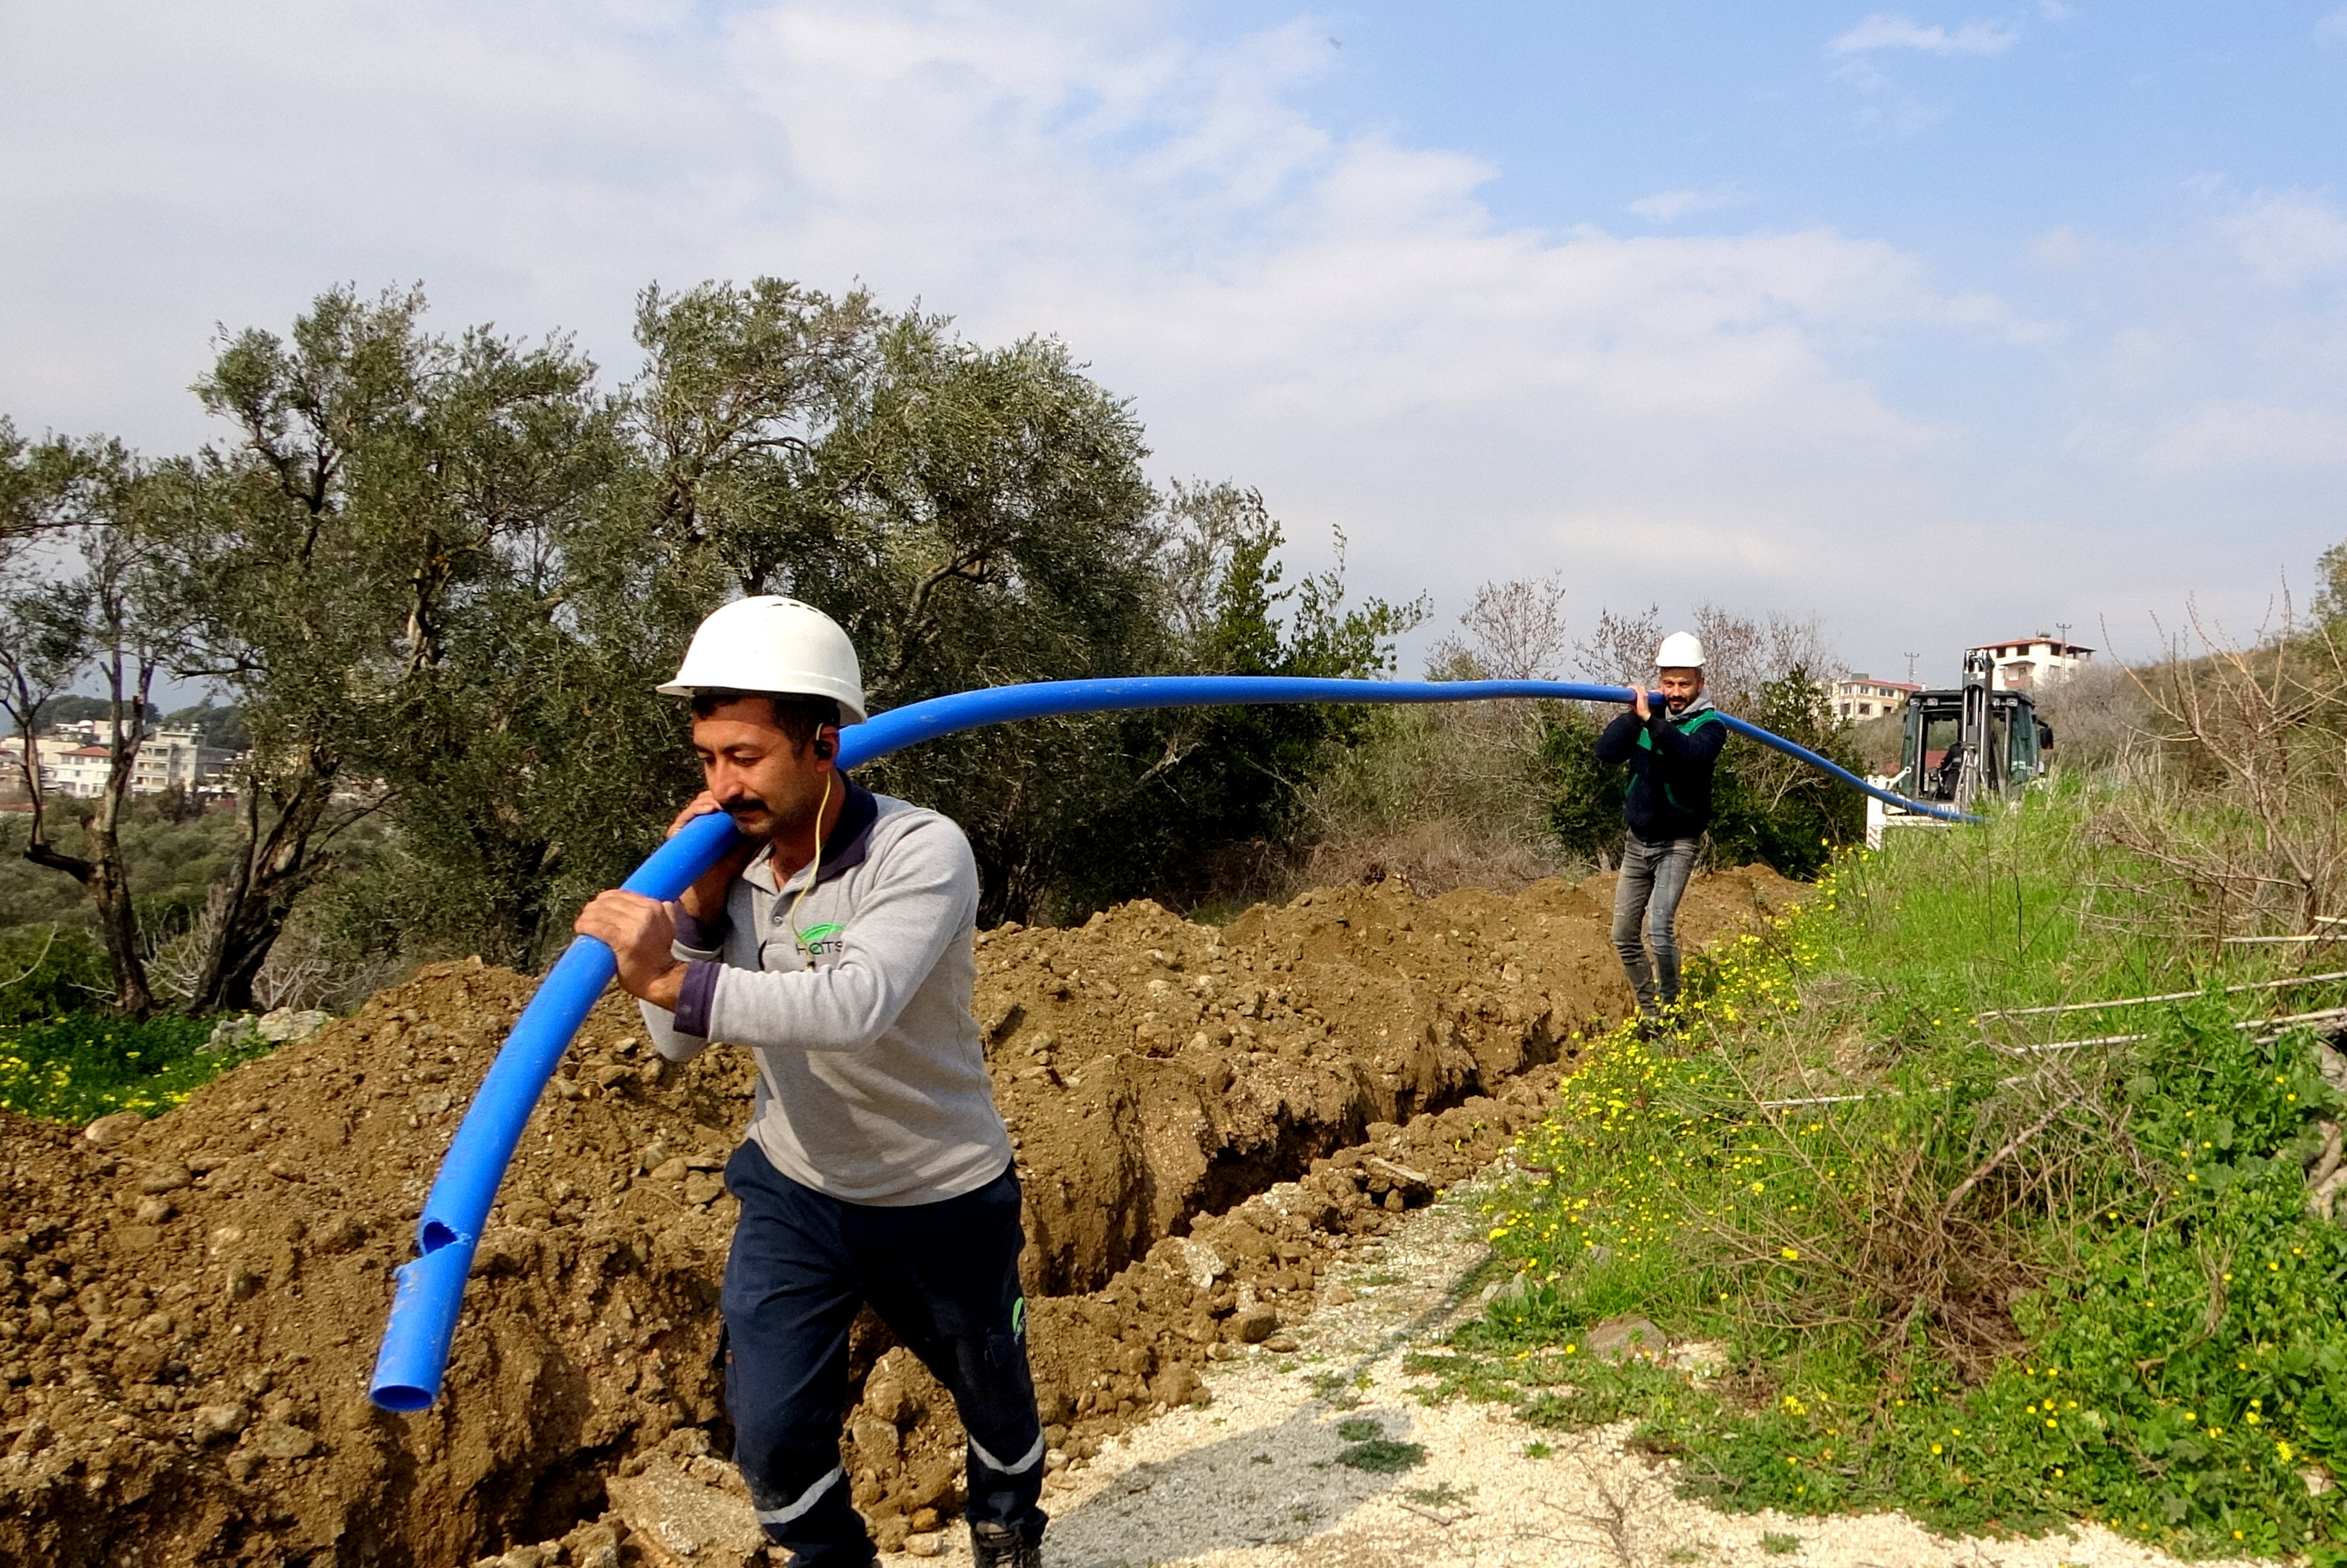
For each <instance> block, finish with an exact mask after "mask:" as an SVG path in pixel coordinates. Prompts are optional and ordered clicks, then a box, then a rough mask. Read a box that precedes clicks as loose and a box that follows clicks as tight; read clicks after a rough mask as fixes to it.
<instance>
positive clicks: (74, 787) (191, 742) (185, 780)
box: [0, 720, 239, 800]
mask: <svg viewBox="0 0 2347 1568" xmlns="http://www.w3.org/2000/svg"><path fill="white" fill-rule="evenodd" d="M23 755H24V743H23V742H22V741H20V740H18V739H17V738H16V737H15V736H14V735H10V736H8V737H6V738H5V739H0V770H5V773H0V789H5V791H6V792H7V793H9V794H12V795H13V794H16V793H18V792H19V791H20V789H21V787H22V779H23V774H21V773H20V772H19V771H18V770H19V767H20V762H19V759H20V758H22V756H23ZM33 755H34V757H35V759H36V762H37V764H38V765H39V767H40V770H41V788H42V789H43V790H44V791H46V792H48V793H51V794H60V795H70V796H73V797H75V798H77V799H81V800H91V799H95V798H96V797H97V796H98V795H101V794H105V793H106V775H107V772H108V769H109V768H111V767H112V766H113V753H112V752H111V751H110V750H108V747H107V745H106V730H105V725H104V723H102V722H99V721H90V720H85V721H80V722H77V723H71V724H60V725H58V726H57V727H56V729H54V730H52V731H50V732H49V733H47V734H46V735H42V736H39V737H37V738H36V739H35V741H34V742H33ZM238 757H239V753H235V752H231V751H228V750H226V749H224V748H222V747H220V746H208V745H205V744H204V743H203V741H202V739H201V737H200V736H199V735H198V734H197V733H196V732H195V731H193V730H159V731H157V732H156V733H153V734H151V735H149V736H148V737H147V738H146V739H145V740H144V741H141V742H140V743H139V744H138V756H137V757H136V758H135V759H134V760H133V761H132V763H131V768H130V793H131V794H162V793H163V792H164V791H165V790H168V789H179V790H185V791H186V792H188V793H189V794H199V793H215V794H219V793H225V792H226V777H225V775H226V774H227V773H228V771H229V769H231V768H232V767H233V766H235V765H236V763H237V760H238Z"/></svg>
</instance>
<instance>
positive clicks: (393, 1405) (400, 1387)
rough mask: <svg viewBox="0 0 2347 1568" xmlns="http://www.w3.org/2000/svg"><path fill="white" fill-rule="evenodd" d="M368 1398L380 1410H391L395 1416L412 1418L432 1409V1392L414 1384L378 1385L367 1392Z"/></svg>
mask: <svg viewBox="0 0 2347 1568" xmlns="http://www.w3.org/2000/svg"><path fill="white" fill-rule="evenodd" d="M367 1398H368V1399H372V1400H374V1403H375V1407H376V1408H377V1409H384V1410H389V1411H390V1412H391V1413H392V1414H394V1415H395V1416H412V1415H414V1414H415V1412H416V1411H418V1410H428V1409H431V1408H432V1390H431V1389H419V1388H417V1387H416V1386H415V1384H413V1383H378V1384H376V1385H375V1386H374V1388H372V1389H368V1390H367Z"/></svg>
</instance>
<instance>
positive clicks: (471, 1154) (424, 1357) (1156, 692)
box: [368, 675, 1980, 1411]
mask: <svg viewBox="0 0 2347 1568" xmlns="http://www.w3.org/2000/svg"><path fill="white" fill-rule="evenodd" d="M1495 697H1517V698H1522V697H1545V698H1563V699H1571V700H1578V701H1582V702H1630V701H1631V700H1632V692H1631V691H1630V689H1629V688H1628V687H1626V686H1588V685H1580V684H1576V683H1573V682H1563V681H1431V682H1411V681H1322V680H1311V679H1306V678H1301V677H1293V676H1278V675H1140V676H1133V677H1132V678H1130V679H1123V680H1108V681H1042V682H1035V683H1033V684H1031V685H1025V686H996V687H989V688H987V689H985V690H983V691H978V692H961V693H959V694H958V695H955V696H951V697H938V698H933V699H931V700H930V701H928V702H914V703H911V704H908V705H907V706H906V707H902V708H897V709H894V710H892V711H890V712H886V713H882V714H879V715H877V716H876V717H875V718H873V719H870V720H868V721H866V723H861V724H853V725H850V726H848V727H847V728H846V730H843V731H842V732H841V733H840V738H839V765H840V766H841V767H843V768H854V767H859V766H861V765H862V764H866V763H868V762H871V761H873V760H875V759H876V758H878V757H884V756H887V754H888V753H891V752H895V751H900V750H902V749H903V748H905V747H907V746H909V745H913V744H916V743H919V742H922V741H928V740H935V739H936V738H938V736H940V735H949V734H953V733H956V732H958V731H961V730H970V729H977V728H979V727H980V726H981V725H986V724H1001V723H1010V722H1012V721H1013V720H1018V719H1043V718H1053V717H1060V716H1064V715H1068V714H1073V713H1104V712H1125V711H1130V710H1133V709H1139V708H1196V707H1225V706H1232V705H1238V704H1246V703H1257V702H1476V701H1479V700H1483V699H1489V698H1495ZM1655 701H1656V702H1660V701H1661V699H1660V697H1659V696H1657V697H1656V698H1655ZM1720 716H1721V718H1723V719H1725V720H1727V725H1728V727H1729V728H1730V729H1732V730H1734V731H1736V733H1738V734H1741V735H1748V736H1750V737H1751V738H1752V739H1754V740H1756V741H1758V742H1759V743H1761V744H1763V745H1766V746H1773V747H1775V748H1776V749H1777V750H1778V751H1780V752H1783V753H1786V754H1788V755H1789V756H1794V757H1798V758H1799V759H1800V760H1801V761H1802V762H1804V763H1807V764H1809V766H1811V767H1813V768H1816V769H1818V770H1819V772H1821V773H1824V774H1829V776H1831V777H1833V778H1836V779H1839V780H1840V782H1842V783H1843V784H1849V785H1850V786H1851V787H1852V788H1854V789H1858V790H1862V791H1864V792H1865V793H1866V794H1870V795H1872V796H1874V797H1875V798H1876V799H1878V800H1881V801H1886V802H1888V803H1890V804H1893V805H1897V806H1900V807H1902V808H1903V809H1905V810H1908V811H1912V812H1918V813H1921V814H1922V815H1926V816H1933V817H1939V818H1942V819H1943V820H1946V821H1950V822H1977V821H1979V820H1980V819H1979V818H1978V817H1974V816H1967V815H1963V814H1962V813H1960V812H1954V811H1951V810H1949V809H1947V808H1946V807H1944V806H1935V805H1932V804H1926V803H1924V802H1922V801H1914V800H1909V799H1907V798H1906V797H1904V796H1903V795H1898V794H1892V793H1891V792H1890V791H1889V790H1885V789H1882V788H1880V787H1879V786H1877V785H1874V784H1869V783H1867V781H1866V780H1864V779H1862V778H1860V777H1859V776H1858V775H1857V774H1853V773H1851V772H1850V770H1849V769H1847V768H1843V767H1840V766H1838V765H1836V764H1833V763H1831V762H1829V761H1828V760H1827V759H1825V758H1824V757H1821V756H1819V755H1818V754H1817V753H1815V752H1812V751H1809V750H1808V749H1807V748H1806V747H1802V746H1797V745H1795V744H1794V743H1792V742H1790V741H1788V740H1786V739H1784V738H1783V737H1781V736H1778V735H1773V734H1770V733H1768V731H1766V730H1764V729H1761V728H1760V727H1759V726H1758V725H1757V724H1751V723H1746V722H1745V721H1744V720H1742V719H1737V718H1732V717H1729V716H1728V715H1727V714H1725V713H1723V714H1721V715H1720ZM732 843H733V819H732V818H731V817H728V816H726V815H723V814H722V813H721V814H716V815H709V816H704V817H700V818H697V819H696V820H694V821H692V822H691V823H688V824H687V825H685V827H684V829H683V830H682V832H680V833H678V834H677V835H676V836H675V837H673V838H671V839H670V840H669V841H668V842H667V843H666V844H663V845H661V847H660V848H659V849H658V850H656V851H655V852H654V853H653V854H652V856H651V858H650V859H649V860H646V861H645V862H644V863H643V865H642V866H639V867H637V869H636V874H635V875H634V876H630V877H629V878H628V880H627V881H626V882H625V883H623V884H621V886H624V887H625V888H626V889H627V890H628V891H629V892H631V893H641V894H643V895H645V896H646V897H652V898H663V899H665V898H674V897H678V896H679V895H681V894H682V892H683V891H684V890H685V889H686V888H687V887H689V886H692V883H693V880H694V879H695V878H696V877H698V876H700V875H701V874H702V872H703V871H706V870H707V869H708V868H709V867H710V866H713V865H715V864H716V862H717V860H718V858H719V856H723V854H724V853H725V851H726V849H727V848H728V847H729V846H730V845H732ZM616 969H617V963H616V960H614V958H612V956H611V949H610V948H607V947H605V946H604V945H603V944H602V943H601V942H599V941H597V940H595V939H594V938H591V937H581V938H578V939H577V940H576V941H573V942H572V943H571V944H570V946H569V948H567V949H566V950H565V951H564V953H563V955H562V957H561V958H559V960H557V961H556V963H555V965H554V967H553V968H551V969H549V970H548V972H547V976H546V979H544V980H543V981H542V982H540V984H539V985H538V992H537V994H536V995H535V996H533V997H531V998H530V1000H529V1005H528V1007H527V1008H525V1009H523V1010H522V1015H521V1017H520V1019H519V1020H517V1021H516V1022H515V1024H514V1027H513V1032H512V1033H511V1034H509V1035H507V1037H506V1043H505V1046H504V1049H502V1050H499V1051H498V1052H497V1060H496V1061H494V1062H492V1063H491V1064H490V1066H489V1071H488V1075H487V1077H486V1078H484V1079H483V1080H482V1081H481V1087H480V1091H479V1092H478V1093H477V1094H475V1095H474V1097H473V1103H472V1106H471V1107H470V1109H468V1110H467V1111H466V1112H465V1120H464V1122H462V1123H461V1124H459V1125H458V1127H457V1129H456V1138H455V1139H454V1140H453V1141H452V1142H451V1143H449V1145H448V1153H447V1156H446V1159H444V1160H443V1161H442V1162H441V1165H440V1175H439V1179H438V1180H437V1181H436V1182H434V1183H433V1184H432V1192H431V1194H430V1195H429V1196H428V1197H426V1198H425V1201H424V1215H423V1218H422V1219H421V1220H420V1221H419V1222H418V1223H417V1225H416V1251H417V1256H416V1258H415V1261H414V1262H413V1263H410V1264H408V1265H407V1266H405V1267H404V1268H402V1269H400V1270H399V1272H398V1274H397V1276H395V1278H396V1281H397V1286H396V1289H395V1293H394V1295H393V1296H392V1303H391V1318H390V1321H389V1322H388V1323H387V1324H386V1325H385V1326H384V1336H383V1348H382V1349H381V1351H380V1352H379V1353H378V1354H377V1355H376V1358H375V1364H374V1379H373V1381H372V1383H371V1384H370V1386H369V1389H368V1392H369V1395H370V1397H371V1398H373V1399H374V1402H375V1403H376V1404H377V1405H379V1406H381V1407H382V1408H383V1409H386V1410H401V1411H405V1410H421V1409H428V1408H429V1407H430V1406H431V1405H432V1404H433V1402H434V1401H435V1400H436V1399H439V1397H440V1381H441V1378H442V1375H443V1374H444V1373H445V1372H446V1370H447V1366H448V1348H449V1345H450V1343H451V1341H452V1340H453V1339H454V1338H455V1337H456V1315H457V1312H458V1310H459V1309H460V1307H462V1305H463V1303H464V1296H465V1280H466V1276H467V1275H469V1274H470V1272H471V1270H472V1266H473V1252H474V1249H475V1247H477V1245H479V1243H480V1239H481V1232H482V1230H483V1229H484V1228H485V1227H486V1226H487V1224H488V1217H489V1210H490V1208H491V1207H492V1206H493V1205H494V1204H496V1202H497V1188H498V1186H499V1184H501V1183H503V1181H504V1180H505V1173H506V1167H507V1165H508V1164H510V1163H512V1160H513V1153H514V1149H515V1147H516V1146H517V1145H518V1143H520V1142H521V1134H522V1130H523V1129H524V1128H525V1127H526V1126H528V1122H529V1117H530V1112H532V1111H533V1110H534V1109H536V1107H537V1105H538V1098H539V1096H541V1095H542V1094H544V1093H545V1091H546V1083H547V1080H548V1079H549V1078H551V1077H553V1076H554V1069H555V1067H556V1065H557V1064H558V1063H559V1062H560V1061H561V1060H562V1053H563V1051H565V1050H568V1049H569V1045H570V1040H571V1037H572V1036H574V1035H576V1034H577V1033H578V1032H579V1025H580V1024H582V1023H584V1022H585V1021H586V1020H587V1013H588V1010H589V1009H591V1008H592V1007H593V1006H594V1005H595V1003H596V1001H597V999H599V998H600V997H601V996H602V994H603V989H604V988H605V987H606V986H608V985H610V983H611V977H612V975H613V974H614V973H615V972H616Z"/></svg>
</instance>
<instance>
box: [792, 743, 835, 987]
mask: <svg viewBox="0 0 2347 1568" xmlns="http://www.w3.org/2000/svg"><path fill="white" fill-rule="evenodd" d="M830 809H831V775H830V774H824V775H823V800H822V802H821V804H818V805H816V807H815V858H814V859H813V860H811V861H809V862H808V863H807V879H806V886H804V887H802V888H800V889H799V896H798V897H795V898H794V899H792V900H791V909H790V914H789V915H788V916H787V917H786V918H787V919H788V920H789V922H790V927H791V945H792V946H793V947H794V948H798V950H799V951H800V952H802V953H806V938H804V937H802V936H800V935H799V906H800V905H802V904H804V903H805V902H806V897H807V895H808V894H810V893H812V892H814V891H815V878H816V877H818V876H822V875H823V814H824V813H825V812H826V811H829V810H830ZM814 956H815V955H814V954H812V953H807V957H809V958H813V957H814Z"/></svg>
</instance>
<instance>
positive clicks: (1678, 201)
mask: <svg viewBox="0 0 2347 1568" xmlns="http://www.w3.org/2000/svg"><path fill="white" fill-rule="evenodd" d="M1742 200H1744V196H1743V193H1742V192H1740V191H1738V190H1735V189H1733V188H1732V187H1728V186H1715V187H1713V188H1712V189H1710V190H1657V191H1656V192H1655V194H1653V195H1652V196H1641V197H1640V198H1638V200H1635V201H1633V202H1631V203H1630V209H1629V210H1631V211H1632V212H1634V213H1635V214H1637V215H1638V216H1639V217H1641V218H1647V219H1652V220H1654V221H1655V222H1657V223H1676V222H1677V221H1678V220H1680V219H1682V218H1685V217H1686V216H1688V215H1689V214H1690V213H1696V212H1717V210H1720V209H1721V208H1723V207H1733V206H1735V205H1737V203H1738V202H1740V201H1742Z"/></svg>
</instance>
